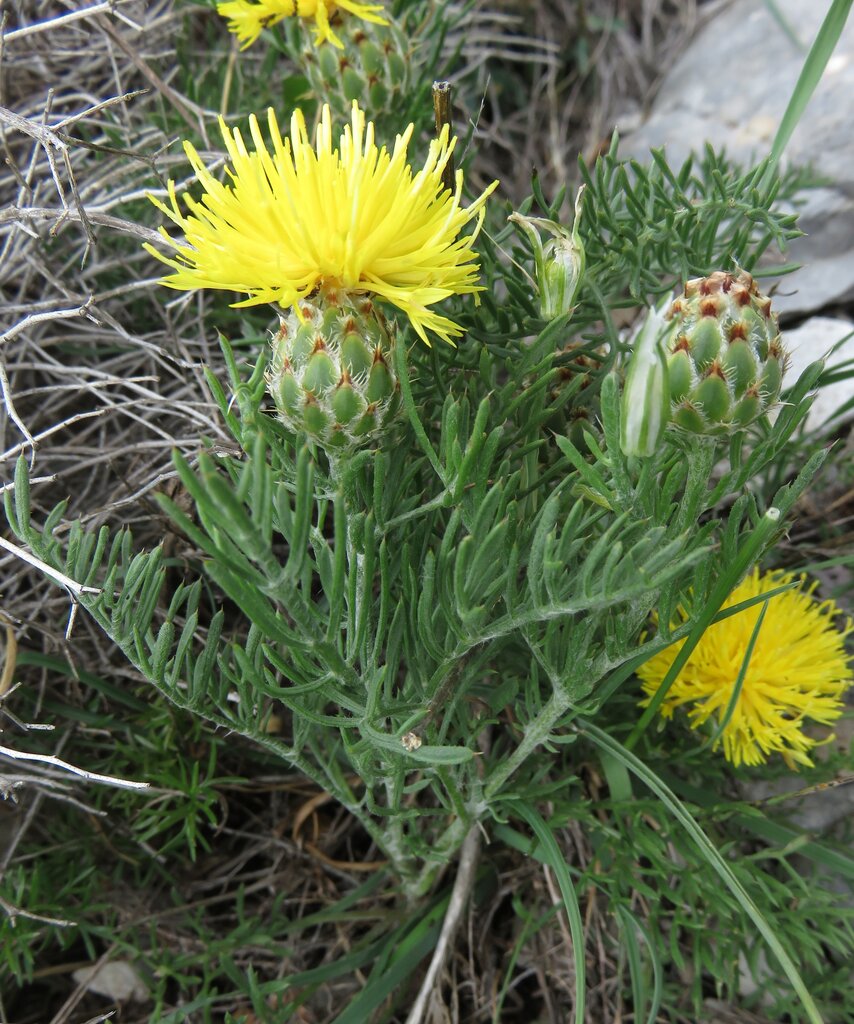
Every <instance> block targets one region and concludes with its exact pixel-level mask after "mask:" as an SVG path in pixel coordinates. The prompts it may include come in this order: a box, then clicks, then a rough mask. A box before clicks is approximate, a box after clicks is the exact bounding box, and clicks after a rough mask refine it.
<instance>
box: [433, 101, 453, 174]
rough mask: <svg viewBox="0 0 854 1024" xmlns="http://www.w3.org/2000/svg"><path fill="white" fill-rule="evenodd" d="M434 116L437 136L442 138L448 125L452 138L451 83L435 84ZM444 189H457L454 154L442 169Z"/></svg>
mask: <svg viewBox="0 0 854 1024" xmlns="http://www.w3.org/2000/svg"><path fill="white" fill-rule="evenodd" d="M433 115H434V117H435V119H436V135H437V136H438V137H440V138H441V136H442V129H443V128H444V127H445V125H447V126H448V138H450V137H451V135H453V132H454V125H453V116H452V114H451V83H450V82H434V83H433ZM442 187H443V188H446V189H447V190H448V191H449V192H453V191H454V188H455V181H454V154H453V153H451V154H450V155H449V156H448V162H447V163H446V164H445V166H444V168H443V169H442Z"/></svg>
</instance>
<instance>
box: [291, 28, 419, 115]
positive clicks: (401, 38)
mask: <svg viewBox="0 0 854 1024" xmlns="http://www.w3.org/2000/svg"><path fill="white" fill-rule="evenodd" d="M339 36H340V41H341V44H342V45H341V48H340V49H336V48H335V47H332V46H321V47H319V48H318V47H315V46H313V45H312V44H311V42H310V41H309V40H308V39H307V38H306V35H305V33H304V32H301V31H300V26H299V25H295V26H291V27H290V31H289V32H288V39H289V42H290V44H291V49H292V51H293V52H299V53H300V57H301V60H300V64H301V67H302V69H303V70H304V72H305V76H306V78H307V79H308V84H309V87H310V93H311V95H312V96H314V97H317V98H318V99H319V100H320V101H321V102H322V103H328V104H329V106H330V107H331V108H332V110H333V112H334V113H335V114H336V115H337V116H339V117H344V118H346V117H347V116H348V114H349V111H350V109H351V107H352V104H353V101H354V100H358V101H359V104H360V105H361V107H362V109H363V110H365V111H366V113H367V115H368V116H369V117H371V118H374V119H376V118H377V117H380V116H382V115H384V114H387V113H388V112H390V111H392V110H394V109H395V104H399V103H400V99H401V97H402V96H405V95H407V93H408V90H409V88H410V83H411V77H412V76H411V63H412V47H411V45H410V43H409V42H408V41H407V39H406V36H405V35H404V34H403V32H402V31H401V29H400V28H399V26H398V25H397V24H395V23H394V22H387V23H385V24H373V23H372V22H368V21H358V20H355V19H351V20H350V21H348V22H346V23H345V24H344V25H342V26H341V28H340V29H339Z"/></svg>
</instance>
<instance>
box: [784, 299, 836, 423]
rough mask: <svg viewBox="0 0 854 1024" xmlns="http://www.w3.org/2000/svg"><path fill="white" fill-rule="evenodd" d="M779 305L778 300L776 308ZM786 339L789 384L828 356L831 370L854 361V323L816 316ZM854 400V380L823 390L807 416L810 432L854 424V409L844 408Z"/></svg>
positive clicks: (829, 386)
mask: <svg viewBox="0 0 854 1024" xmlns="http://www.w3.org/2000/svg"><path fill="white" fill-rule="evenodd" d="M777 301H778V299H777V296H775V298H774V306H775V308H776V306H777ZM783 337H784V339H785V342H786V346H787V347H788V349H789V350H790V357H791V360H790V363H789V369H788V372H787V374H786V383H787V384H794V382H795V381H796V380H797V379H798V377H800V375H801V374H802V373H803V371H804V370H805V369H806V368H807V367H808V366H809V364H810V363H812V362H814V361H815V360H816V359H820V358H821V357H822V356H824V355H827V357H828V358H827V364H826V365H827V367H828V368H829V369H830V368H832V367H834V366H839V365H841V364H842V363H845V362H849V363H850V362H851V361H852V360H854V323H852V322H851V321H850V320H841V319H837V318H835V317H826V316H814V317H811V318H810V319H809V320H807V321H806V322H805V323H803V324H801V326H800V327H795V328H793V329H791V330H786V331H784V332H783ZM828 353H829V355H828ZM852 372H854V371H852ZM852 399H854V376H852V377H848V378H847V379H844V380H839V381H836V382H835V383H832V384H827V385H825V386H824V387H823V388H820V389H819V391H818V392H817V393H816V396H815V399H814V401H813V404H812V408H811V409H810V411H809V414H808V416H807V430H809V431H813V430H814V431H820V432H822V433H827V432H830V431H832V430H836V429H837V428H838V427H839V426H841V425H842V424H843V423H847V422H850V421H851V420H852V419H854V405H852V407H850V408H848V409H843V406H844V405H845V403H846V402H851V401H852ZM840 410H842V411H840Z"/></svg>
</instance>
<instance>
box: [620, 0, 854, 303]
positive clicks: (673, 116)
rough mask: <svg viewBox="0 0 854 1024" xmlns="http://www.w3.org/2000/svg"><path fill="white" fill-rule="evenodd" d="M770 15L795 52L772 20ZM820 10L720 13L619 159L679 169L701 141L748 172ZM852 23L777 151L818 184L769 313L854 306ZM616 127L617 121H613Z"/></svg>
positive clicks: (793, 4)
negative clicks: (789, 270) (661, 161)
mask: <svg viewBox="0 0 854 1024" xmlns="http://www.w3.org/2000/svg"><path fill="white" fill-rule="evenodd" d="M772 7H775V8H778V9H779V11H780V12H781V14H782V16H783V18H784V19H785V21H786V23H787V25H788V26H789V30H790V32H792V33H794V34H795V36H796V37H797V39H798V40H799V42H800V44H801V45H800V47H799V46H797V45H796V44H795V42H794V41H793V40H792V38H790V35H788V34H787V32H786V30H785V29H784V28H783V26H782V25H781V24H780V22H779V21H778V20H777V18H775V17H774V15H773V14H772ZM826 12H827V5H826V4H816V3H815V2H814V0H777V2H776V3H775V4H773V5H772V4H770V3H762V2H760V0H737V2H736V3H734V4H732V5H730V6H728V7H726V8H725V9H723V10H721V11H719V12H718V13H717V14H716V15H715V16H714V17H713V18H712V19H711V20H710V21H709V23H708V24H707V25H706V26H705V27H704V28H703V29H702V30H701V31H700V32H699V33H698V34H697V35H696V37H695V38H694V40H693V41H692V43H691V44H690V45H689V47H688V49H687V50H686V51H685V53H683V55H682V56H681V57H680V58H679V59H678V60H677V61H676V62H675V63H674V65H673V67H672V68H671V69H670V71H669V72H667V73H666V75H665V77H664V80H663V82H662V85H661V88H660V90H659V92H658V95H657V97H656V99H655V101H654V103H653V107H652V111H651V114H650V116H649V117H648V119H647V120H646V122H645V123H643V124H642V125H641V126H640V127H639V128H638V129H637V130H635V131H632V132H631V134H629V135H627V137H626V138H625V139H624V140H623V142H622V146H621V152H622V153H623V155H626V156H634V157H636V158H638V159H646V158H647V157H648V153H649V149H650V148H651V147H658V146H662V145H666V147H667V157H668V160H669V161H670V162H671V164H676V165H679V164H681V163H682V161H683V160H684V159H685V158H686V157H687V156H688V154H689V153H690V152H691V151H692V150H693V151H696V152H702V149H703V146H704V144H705V143H706V142H707V141H708V142H710V143H711V144H712V145H713V146H714V147H715V149H722V148H723V149H725V150H726V151H727V153H728V155H729V156H730V157H732V158H733V159H735V160H736V161H738V162H739V163H743V164H745V165H749V164H750V163H752V162H753V161H754V160H756V159H761V158H762V157H764V156H766V155H767V153H768V152H769V150H770V147H771V143H772V141H773V138H774V135H775V133H776V131H777V127H778V125H779V124H780V121H781V119H782V116H783V113H784V111H785V109H786V106H787V104H788V102H789V98H790V97H791V95H792V92H793V90H794V88H795V84H796V82H797V79H798V75H799V74H800V72H801V68H802V66H803V62H804V59H805V57H806V54H807V51H808V49H809V46H810V45H811V44H812V41H813V39H814V38H815V36H816V33H817V32H818V29H819V27H820V26H821V23H822V19H823V17H824V15H825V14H826ZM852 96H854V18H849V20H848V24H847V25H846V27H845V30H844V31H843V34H842V36H841V38H840V40H839V42H838V44H837V46H836V50H835V51H834V54H833V56H832V57H831V59H830V62H829V64H828V66H827V69H826V71H825V74H824V77H823V78H822V81H821V82H820V83H819V85H818V87H817V89H816V91H815V93H814V94H813V96H812V99H811V100H810V103H809V105H808V107H807V109H806V111H805V113H804V115H803V117H802V118H801V120H800V123H799V124H798V126H797V128H796V129H795V133H794V135H793V136H792V138H791V140H790V142H789V145H788V147H787V149H786V152H785V153H784V157H783V161H784V163H788V164H791V165H797V166H811V167H812V168H813V170H814V171H815V173H816V175H817V176H818V177H819V178H820V179H822V181H824V180H825V179H827V181H826V183H825V184H824V185H823V187H821V188H815V189H809V190H807V191H805V192H804V193H803V199H804V203H803V205H802V206H801V205H800V204H799V209H800V227H801V230H803V231H805V232H806V233H807V237H805V238H799V239H796V240H795V241H794V242H793V243H792V244H791V246H790V248H789V251H788V253H787V261H789V260H791V261H793V262H797V263H801V264H803V268H802V269H801V270H798V271H797V272H796V273H794V274H792V275H790V276H788V277H786V278H784V279H783V281H782V291H781V293H780V294H779V296H778V298H777V300H775V304H774V308H775V309H776V310H777V312H778V313H781V314H784V315H786V316H795V315H804V314H807V313H811V312H814V311H816V310H819V309H822V308H824V307H826V306H829V305H833V304H840V303H844V302H846V301H848V300H851V299H854V160H852V159H851V155H852V149H851V138H852V135H854V105H853V104H852V103H851V97H852ZM618 128H619V124H618Z"/></svg>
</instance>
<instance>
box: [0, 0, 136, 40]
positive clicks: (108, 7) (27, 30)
mask: <svg viewBox="0 0 854 1024" xmlns="http://www.w3.org/2000/svg"><path fill="white" fill-rule="evenodd" d="M130 2H131V0H103V2H102V3H99V4H92V6H91V7H84V8H83V9H82V10H79V11H71V12H69V13H68V14H60V15H58V16H57V17H56V18H46V19H45V20H44V21H36V22H34V23H33V24H32V25H24V27H23V28H16V29H14V30H13V31H12V32H5V33H4V34H3V39H4V41H5V42H7V43H11V42H13V41H14V40H15V39H20V38H21V37H22V36H31V35H35V33H36V32H46V31H53V30H54V29H56V28H59V26H60V25H67V24H68V23H69V22H71V21H77V20H79V19H80V18H88V17H89V16H90V15H92V14H100V13H101V12H102V11H103V12H111V11H112V10H113V8H114V7H116V5H117V4H121V3H130Z"/></svg>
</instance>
